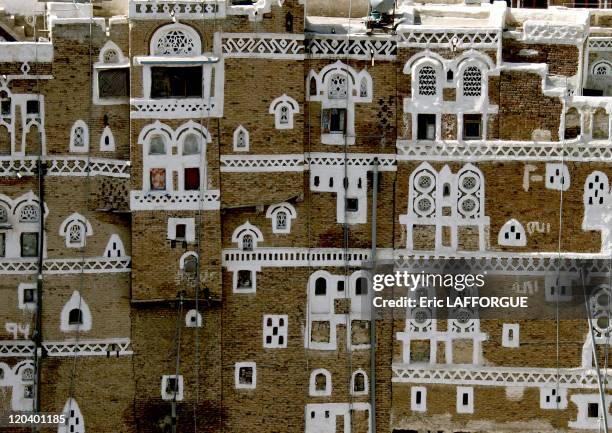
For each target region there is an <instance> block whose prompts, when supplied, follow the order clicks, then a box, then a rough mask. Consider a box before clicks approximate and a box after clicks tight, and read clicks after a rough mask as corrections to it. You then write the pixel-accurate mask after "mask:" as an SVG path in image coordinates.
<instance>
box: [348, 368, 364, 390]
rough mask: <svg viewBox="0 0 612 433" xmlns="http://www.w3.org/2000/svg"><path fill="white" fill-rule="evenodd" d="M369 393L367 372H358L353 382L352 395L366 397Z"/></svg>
mask: <svg viewBox="0 0 612 433" xmlns="http://www.w3.org/2000/svg"><path fill="white" fill-rule="evenodd" d="M367 393H368V376H367V375H366V373H365V371H363V370H361V369H360V370H357V371H355V372H354V373H353V377H352V380H351V394H353V395H364V394H367Z"/></svg>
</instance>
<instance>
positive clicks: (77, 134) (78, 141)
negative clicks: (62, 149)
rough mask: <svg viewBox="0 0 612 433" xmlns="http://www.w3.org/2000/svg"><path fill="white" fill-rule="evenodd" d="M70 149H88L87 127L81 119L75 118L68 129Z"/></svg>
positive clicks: (76, 150)
mask: <svg viewBox="0 0 612 433" xmlns="http://www.w3.org/2000/svg"><path fill="white" fill-rule="evenodd" d="M70 151H71V152H88V151H89V129H88V128H87V125H86V124H85V122H83V121H82V120H77V121H76V122H74V125H72V129H71V131H70Z"/></svg>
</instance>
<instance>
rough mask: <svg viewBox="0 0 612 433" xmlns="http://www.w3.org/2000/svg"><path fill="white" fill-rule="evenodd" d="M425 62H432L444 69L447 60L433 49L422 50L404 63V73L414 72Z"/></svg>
mask: <svg viewBox="0 0 612 433" xmlns="http://www.w3.org/2000/svg"><path fill="white" fill-rule="evenodd" d="M423 62H430V63H432V64H433V65H435V66H436V67H437V68H440V69H441V70H443V69H444V64H445V62H446V60H445V59H444V57H442V56H441V55H440V54H438V53H435V52H433V51H430V50H425V51H421V52H418V53H417V54H415V55H413V56H412V57H410V58H409V59H408V60H407V61H406V63H404V69H403V73H404V74H406V75H410V74H414V70H415V67H416V66H418V65H420V64H423Z"/></svg>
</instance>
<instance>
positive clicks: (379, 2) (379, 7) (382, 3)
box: [370, 0, 395, 13]
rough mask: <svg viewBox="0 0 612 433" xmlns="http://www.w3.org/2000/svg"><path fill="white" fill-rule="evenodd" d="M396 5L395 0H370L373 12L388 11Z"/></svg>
mask: <svg viewBox="0 0 612 433" xmlns="http://www.w3.org/2000/svg"><path fill="white" fill-rule="evenodd" d="M394 6H395V0H370V7H371V8H372V11H373V12H379V13H387V12H389V11H390V10H391V9H393V7H394Z"/></svg>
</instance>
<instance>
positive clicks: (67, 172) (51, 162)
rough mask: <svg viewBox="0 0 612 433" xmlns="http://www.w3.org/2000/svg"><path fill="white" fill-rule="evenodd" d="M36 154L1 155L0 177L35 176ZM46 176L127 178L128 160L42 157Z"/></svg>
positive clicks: (128, 172)
mask: <svg viewBox="0 0 612 433" xmlns="http://www.w3.org/2000/svg"><path fill="white" fill-rule="evenodd" d="M37 160H38V157H37V156H21V157H11V156H1V157H0V177H14V176H36V164H37ZM43 161H44V162H46V163H47V172H46V175H47V176H77V177H80V176H88V175H89V176H107V177H117V178H124V179H129V177H130V162H129V161H125V160H118V159H106V158H87V157H78V156H69V157H61V156H58V157H49V156H47V157H43Z"/></svg>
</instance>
